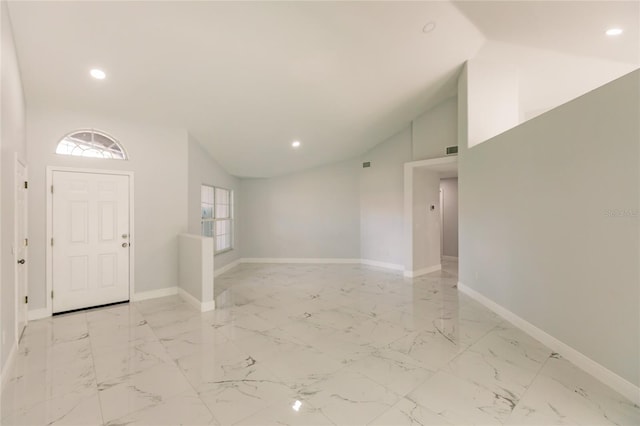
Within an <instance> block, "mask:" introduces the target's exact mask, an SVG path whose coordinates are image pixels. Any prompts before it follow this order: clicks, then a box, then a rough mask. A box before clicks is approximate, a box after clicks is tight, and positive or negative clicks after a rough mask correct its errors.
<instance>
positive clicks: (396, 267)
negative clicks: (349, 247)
mask: <svg viewBox="0 0 640 426" xmlns="http://www.w3.org/2000/svg"><path fill="white" fill-rule="evenodd" d="M239 262H240V263H308V264H349V265H367V266H376V267H378V268H384V269H393V270H395V271H402V270H403V269H404V266H402V265H398V264H396V263H387V262H379V261H377V260H370V259H356V258H342V257H340V258H331V257H326V258H308V257H244V258H242V259H240V261H239Z"/></svg>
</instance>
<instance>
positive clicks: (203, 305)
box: [178, 287, 216, 312]
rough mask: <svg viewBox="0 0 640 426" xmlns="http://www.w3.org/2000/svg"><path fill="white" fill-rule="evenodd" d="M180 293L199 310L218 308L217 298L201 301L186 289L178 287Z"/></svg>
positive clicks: (205, 310)
mask: <svg viewBox="0 0 640 426" xmlns="http://www.w3.org/2000/svg"><path fill="white" fill-rule="evenodd" d="M178 295H180V297H182V298H183V299H184V301H185V302H187V303H188V304H190V305H191V306H193V307H194V308H196V309H197V310H199V311H200V312H208V311H213V310H214V309H215V308H216V302H215V300H211V301H209V302H200V301H199V300H198V299H197V298H195V297H194V296H192V295H191V294H189V292H187V291H186V290H184V289H182V288H180V287H178Z"/></svg>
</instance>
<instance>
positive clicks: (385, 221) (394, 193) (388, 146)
mask: <svg viewBox="0 0 640 426" xmlns="http://www.w3.org/2000/svg"><path fill="white" fill-rule="evenodd" d="M362 161H363V162H364V161H369V162H371V167H369V168H360V193H359V197H360V255H361V257H362V258H363V259H368V260H375V261H379V262H386V263H393V264H398V265H403V264H404V258H405V254H404V251H405V250H404V242H403V235H404V163H406V162H408V161H411V129H410V128H406V129H404V130H403V131H401V132H400V133H398V134H396V135H394V136H392V137H390V138H389V139H387V140H386V141H384V142H382V143H381V144H379V145H377V146H376V147H375V148H374V149H372V150H371V151H369V152H367V153H366V154H364V155H363V156H362Z"/></svg>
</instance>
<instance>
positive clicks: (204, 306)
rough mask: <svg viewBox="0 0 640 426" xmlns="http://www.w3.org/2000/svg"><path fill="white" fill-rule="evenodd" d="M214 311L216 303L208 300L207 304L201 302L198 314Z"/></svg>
mask: <svg viewBox="0 0 640 426" xmlns="http://www.w3.org/2000/svg"><path fill="white" fill-rule="evenodd" d="M215 309H216V301H215V300H210V301H208V302H203V303H201V304H200V312H209V311H214V310H215Z"/></svg>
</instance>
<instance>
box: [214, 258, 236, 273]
mask: <svg viewBox="0 0 640 426" xmlns="http://www.w3.org/2000/svg"><path fill="white" fill-rule="evenodd" d="M240 260H241V259H238V260H234V261H233V262H231V263H227V264H226V265H224V266H222V267H220V268H219V269H218V268H215V260H214V261H213V262H214V269H213V271H214V272H213V276H214V277H217V276H218V275H222V274H224V273H225V272H227V271H228V270H230V269H233V268H235V267H236V266H238V265H239V264H240Z"/></svg>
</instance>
